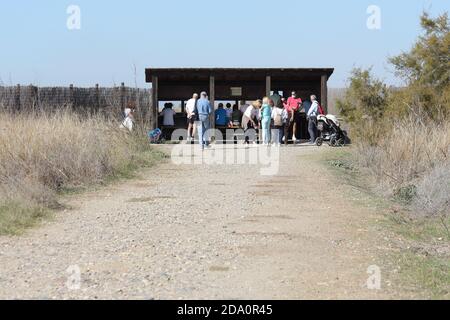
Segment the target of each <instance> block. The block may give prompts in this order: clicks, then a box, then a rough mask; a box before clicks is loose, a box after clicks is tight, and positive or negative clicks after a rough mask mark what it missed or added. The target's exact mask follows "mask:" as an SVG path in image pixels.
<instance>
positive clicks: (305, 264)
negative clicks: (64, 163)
mask: <svg viewBox="0 0 450 320" xmlns="http://www.w3.org/2000/svg"><path fill="white" fill-rule="evenodd" d="M326 150H327V148H325V147H324V148H322V149H318V148H316V147H295V148H294V147H287V148H282V149H281V159H282V160H281V163H280V171H279V173H278V174H277V175H275V176H261V175H260V174H259V168H258V166H248V165H234V166H208V165H195V166H194V165H182V166H176V165H174V164H172V163H170V162H169V163H166V164H162V165H159V166H157V167H155V168H153V169H150V170H148V171H146V172H143V173H142V176H141V177H140V178H139V179H135V180H132V181H126V182H123V183H120V184H116V185H113V186H110V187H107V188H105V189H102V190H100V191H95V192H90V193H87V194H83V195H81V196H80V195H78V196H71V197H69V198H68V199H67V202H68V203H69V204H70V205H71V206H72V207H73V209H72V210H67V211H65V212H59V213H58V214H57V215H56V217H55V219H53V220H52V221H50V222H47V223H46V224H44V225H42V226H40V227H38V228H36V229H34V230H30V231H28V232H27V233H26V235H24V236H21V237H0V270H1V273H0V298H8V299H12V298H50V299H51V298H77V299H79V298H99V299H104V298H114V299H122V298H125V299H127V298H137V299H167V298H170V299H178V298H189V299H206V298H212V299H222V298H223V299H228V298H230V299H272V298H274V299H312V298H325V299H329V298H331V299H334V298H343V299H347V298H392V297H394V298H395V297H399V296H401V294H400V293H399V292H396V291H397V290H395V288H392V286H389V285H390V283H389V282H388V281H387V279H386V278H385V277H383V278H382V283H381V285H382V288H381V290H369V289H368V288H367V287H366V280H367V278H368V276H369V275H368V274H367V268H368V267H369V266H370V265H379V266H380V267H381V270H382V272H383V271H384V270H383V265H382V264H383V262H382V261H380V260H379V258H378V257H379V253H380V252H379V251H380V250H383V245H382V244H381V243H379V236H378V235H377V234H376V231H375V228H374V227H373V226H372V223H371V221H372V219H374V217H376V212H374V209H373V208H369V207H361V206H357V205H355V203H354V202H352V201H351V200H349V199H348V196H349V194H350V195H352V196H353V197H355V198H357V197H358V196H359V195H358V194H356V193H355V194H352V192H353V191H352V190H351V189H350V188H349V187H340V186H339V184H338V180H337V178H335V177H334V176H333V175H332V174H331V173H330V172H328V171H327V169H326V168H325V167H324V166H323V165H322V164H321V163H320V162H319V161H317V160H315V158H317V154H318V153H321V152H326ZM205 152H211V150H208V151H205ZM340 190H342V191H340ZM69 266H75V267H74V268H75V269H76V268H77V267H79V268H80V271H81V275H80V279H81V282H80V288H79V289H76V288H75V289H76V290H69V288H68V287H67V285H66V282H67V279H68V276H69V273H68V272H67V268H68V267H69ZM75 269H72V270H75Z"/></svg>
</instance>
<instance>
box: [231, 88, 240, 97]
mask: <svg viewBox="0 0 450 320" xmlns="http://www.w3.org/2000/svg"><path fill="white" fill-rule="evenodd" d="M231 95H232V96H233V97H240V96H242V87H231Z"/></svg>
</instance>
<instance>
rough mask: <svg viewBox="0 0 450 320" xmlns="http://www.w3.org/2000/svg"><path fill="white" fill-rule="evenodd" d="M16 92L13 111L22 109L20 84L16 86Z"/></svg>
mask: <svg viewBox="0 0 450 320" xmlns="http://www.w3.org/2000/svg"><path fill="white" fill-rule="evenodd" d="M15 91H16V92H15V93H14V106H13V111H14V112H16V111H20V84H18V85H17V86H16V90H15Z"/></svg>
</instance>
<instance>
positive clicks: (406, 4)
mask: <svg viewBox="0 0 450 320" xmlns="http://www.w3.org/2000/svg"><path fill="white" fill-rule="evenodd" d="M72 4H73V5H78V6H79V7H80V9H81V29H80V30H68V28H67V26H66V21H67V19H68V17H69V15H68V14H67V12H66V10H67V7H68V6H69V5H72ZM369 5H377V6H379V8H380V9H381V29H380V30H369V29H368V28H367V26H366V21H367V18H368V17H369V14H367V12H366V10H367V8H368V6H369ZM449 9H450V1H446V0H395V1H392V0H391V1H388V0H342V1H336V0H315V1H303V0H277V1H267V0H256V1H252V0H228V1H217V0H216V1H212V0H184V1H183V0H165V1H151V0H147V1H138V0H135V1H133V0H129V1H123V0H121V1H113V0H109V1H107V0H96V1H92V0H90V1H87V0H70V1H65V0H39V1H26V0H15V1H2V2H1V4H0V30H1V31H0V32H1V39H2V40H1V50H0V79H1V81H2V82H3V84H5V85H9V84H16V83H21V84H30V83H33V84H36V85H41V86H44V85H52V86H53V85H62V86H66V85H68V84H70V83H74V84H75V85H77V86H92V85H94V84H95V83H99V84H100V85H101V86H111V85H113V84H114V83H115V84H119V83H120V82H125V83H126V84H127V85H130V86H134V83H135V76H134V70H133V69H134V67H133V66H134V65H135V66H136V70H137V76H136V82H137V85H138V86H139V87H144V86H146V84H145V79H144V69H145V68H146V67H334V68H336V70H335V74H334V75H333V76H332V78H331V79H330V86H331V87H341V86H344V85H345V80H346V78H347V77H348V73H349V71H350V70H351V69H352V67H354V66H362V67H369V66H373V69H374V71H375V72H376V74H377V75H378V76H380V77H381V78H383V79H385V80H386V81H387V82H388V83H391V84H396V83H398V82H396V80H395V79H394V76H393V74H392V70H391V68H390V67H389V65H388V64H387V63H386V57H387V56H389V55H395V54H398V53H399V52H401V51H402V50H407V49H409V48H410V47H411V45H412V44H413V41H414V39H415V38H416V37H417V36H418V35H419V33H420V26H419V16H420V14H421V12H422V11H423V10H428V11H429V12H431V13H432V14H434V15H436V14H439V13H442V12H444V11H450V10H449Z"/></svg>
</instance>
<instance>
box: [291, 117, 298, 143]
mask: <svg viewBox="0 0 450 320" xmlns="http://www.w3.org/2000/svg"><path fill="white" fill-rule="evenodd" d="M295 140H297V119H296V117H295V116H294V124H293V125H292V141H293V142H294V143H295Z"/></svg>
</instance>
